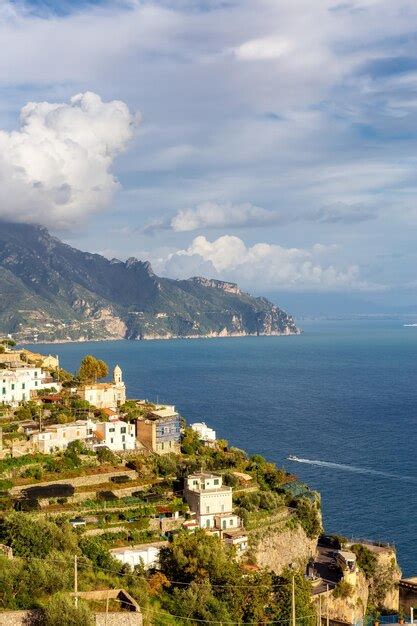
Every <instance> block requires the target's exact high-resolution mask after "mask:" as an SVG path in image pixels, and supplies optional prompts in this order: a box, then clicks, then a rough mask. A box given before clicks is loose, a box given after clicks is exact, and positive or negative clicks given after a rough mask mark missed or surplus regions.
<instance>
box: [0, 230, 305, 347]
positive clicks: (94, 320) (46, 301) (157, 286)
mask: <svg viewBox="0 0 417 626" xmlns="http://www.w3.org/2000/svg"><path fill="white" fill-rule="evenodd" d="M0 332H2V333H14V334H15V335H16V337H17V338H18V339H20V340H25V339H26V340H32V339H33V338H34V336H35V335H36V337H37V338H38V339H39V340H40V341H41V340H46V341H48V340H70V339H71V340H80V339H102V338H112V339H118V338H126V339H152V338H171V337H203V336H208V337H216V336H228V335H281V334H283V335H288V334H296V333H298V330H297V327H296V325H295V323H294V320H293V319H292V317H291V316H290V315H287V314H286V313H285V312H284V311H282V310H281V309H280V308H279V307H277V306H275V305H274V304H272V303H271V302H269V301H268V300H265V299H264V298H253V297H251V296H250V295H248V294H246V293H244V292H242V291H241V290H240V289H239V287H238V286H237V285H235V284H234V283H227V282H222V281H218V280H210V279H206V278H198V277H195V278H191V279H188V280H170V279H168V278H160V277H158V276H156V275H155V274H154V272H153V271H152V268H151V266H150V264H149V263H148V262H146V261H139V260H138V259H135V258H130V259H128V260H127V261H126V262H123V261H119V260H118V259H112V260H111V261H110V260H108V259H106V258H105V257H103V256H101V255H99V254H90V253H87V252H81V251H80V250H77V249H75V248H72V247H71V246H68V245H66V244H64V243H62V242H61V241H59V239H56V238H55V237H52V236H51V235H50V234H49V233H48V231H47V230H46V229H45V228H42V227H40V226H33V225H28V224H11V223H6V222H0Z"/></svg>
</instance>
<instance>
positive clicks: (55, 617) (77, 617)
mask: <svg viewBox="0 0 417 626" xmlns="http://www.w3.org/2000/svg"><path fill="white" fill-rule="evenodd" d="M63 617H65V624H66V626H93V624H94V623H95V621H94V618H93V615H92V613H91V612H90V609H89V608H88V606H87V605H86V604H85V603H84V602H82V601H81V600H78V607H76V606H75V604H74V598H71V597H70V596H69V595H67V594H65V593H57V594H56V595H54V596H52V598H51V599H50V601H49V602H48V604H47V605H46V608H45V615H44V618H45V621H44V623H45V626H62V624H63V621H62V618H63Z"/></svg>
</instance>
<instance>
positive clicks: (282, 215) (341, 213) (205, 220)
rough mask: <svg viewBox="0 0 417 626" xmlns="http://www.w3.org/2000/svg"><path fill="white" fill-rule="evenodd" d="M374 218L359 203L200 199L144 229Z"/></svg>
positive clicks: (328, 221)
mask: <svg viewBox="0 0 417 626" xmlns="http://www.w3.org/2000/svg"><path fill="white" fill-rule="evenodd" d="M374 217H375V211H372V210H371V209H369V208H365V207H363V206H361V205H349V204H346V203H342V202H338V203H335V204H333V205H327V206H324V207H321V208H318V209H311V208H310V209H300V210H299V211H298V212H293V211H289V210H281V211H267V210H266V209H263V208H262V207H258V206H255V205H253V204H251V203H250V202H244V203H242V204H232V203H231V202H228V203H223V204H221V203H218V202H201V203H199V204H197V206H195V207H194V208H188V209H180V210H179V211H178V212H177V213H176V214H175V215H174V217H172V218H157V219H155V220H153V221H151V222H150V223H149V224H147V225H146V226H145V228H144V229H143V232H145V233H154V232H156V231H158V230H173V231H174V232H177V233H184V232H191V231H195V230H208V229H222V228H228V227H233V228H239V227H242V228H243V227H246V228H247V227H256V226H269V225H272V224H287V223H290V222H296V221H310V222H319V223H333V222H345V223H350V222H362V221H365V220H368V219H372V218H374Z"/></svg>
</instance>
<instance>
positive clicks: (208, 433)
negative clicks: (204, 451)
mask: <svg viewBox="0 0 417 626" xmlns="http://www.w3.org/2000/svg"><path fill="white" fill-rule="evenodd" d="M191 428H192V430H193V431H194V432H196V433H197V434H198V436H199V437H200V439H201V441H204V442H206V443H214V442H215V441H216V431H215V430H213V429H212V428H209V427H208V426H207V424H206V423H205V422H196V423H195V424H191Z"/></svg>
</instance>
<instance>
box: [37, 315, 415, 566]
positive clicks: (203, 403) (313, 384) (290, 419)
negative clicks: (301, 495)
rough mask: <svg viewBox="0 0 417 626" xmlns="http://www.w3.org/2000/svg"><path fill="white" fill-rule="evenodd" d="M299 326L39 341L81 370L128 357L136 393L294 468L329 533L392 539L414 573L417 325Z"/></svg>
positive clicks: (127, 374)
mask: <svg viewBox="0 0 417 626" xmlns="http://www.w3.org/2000/svg"><path fill="white" fill-rule="evenodd" d="M299 325H300V326H301V327H302V329H303V333H302V334H301V335H299V336H289V337H242V338H236V337H233V338H219V339H190V340H187V339H178V340H169V341H164V340H156V341H137V342H129V341H108V342H91V343H68V344H54V345H50V344H49V345H45V346H42V345H41V344H37V345H36V346H32V347H33V348H36V349H37V350H41V351H45V352H48V353H53V354H58V355H59V357H60V359H61V365H62V367H64V368H66V369H68V370H71V371H75V370H76V369H77V367H78V365H79V362H80V360H81V358H82V357H83V356H84V355H85V354H94V355H95V356H97V357H99V358H101V359H104V360H105V361H106V362H107V363H108V364H109V366H110V367H113V366H114V365H116V364H117V363H118V364H119V365H120V366H121V367H122V369H123V374H124V380H125V382H126V385H127V389H128V395H129V397H133V398H147V399H149V400H152V401H158V402H162V403H170V404H175V405H176V407H177V408H178V410H179V411H180V413H181V414H182V415H183V416H184V417H185V418H186V419H187V421H188V422H195V421H205V422H206V423H207V424H208V425H209V426H210V427H212V428H214V429H215V430H216V432H217V436H218V437H219V438H224V439H227V440H229V442H230V443H231V444H232V445H234V446H237V447H239V448H243V449H245V450H247V451H248V452H249V453H250V454H255V453H259V454H262V455H264V456H265V457H267V458H268V459H269V460H272V461H274V462H276V463H277V464H278V465H279V466H283V467H285V468H286V469H287V470H288V471H291V472H292V473H295V474H296V475H297V476H298V477H299V479H300V480H301V481H303V482H305V483H308V485H310V486H311V487H312V488H313V489H315V490H317V491H319V492H320V493H321V498H322V508H323V516H324V523H325V529H326V531H327V532H329V533H338V534H341V535H344V536H347V537H349V538H357V539H372V540H381V541H384V542H388V543H393V544H395V545H396V547H397V552H398V558H399V561H400V565H401V567H402V570H403V573H404V575H407V576H411V575H415V574H417V431H416V425H417V327H405V326H403V324H402V322H401V321H399V320H377V319H373V320H369V319H366V320H354V321H346V320H334V321H331V320H317V321H302V322H300V323H299ZM290 455H292V456H295V457H297V459H298V460H297V461H294V460H289V459H288V457H289V456H290Z"/></svg>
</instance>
